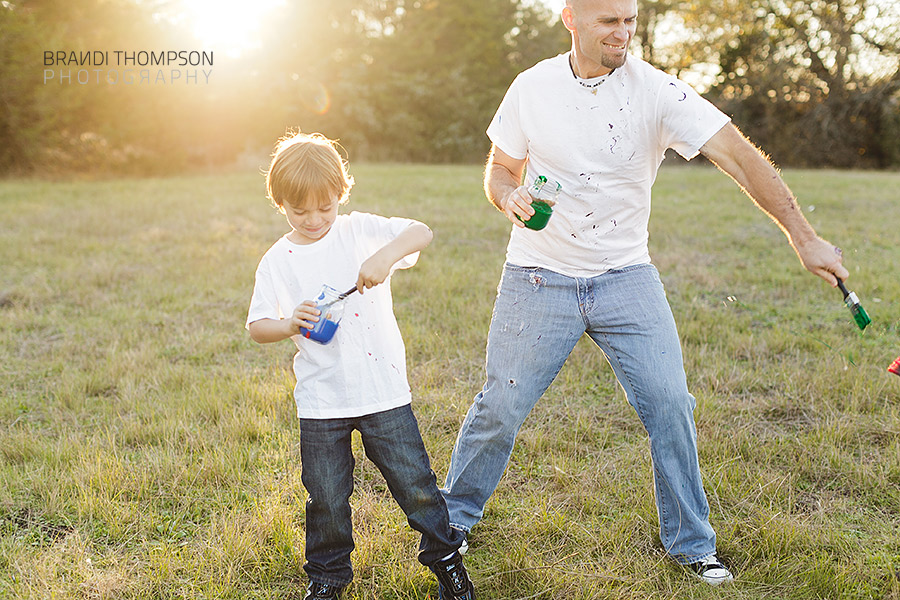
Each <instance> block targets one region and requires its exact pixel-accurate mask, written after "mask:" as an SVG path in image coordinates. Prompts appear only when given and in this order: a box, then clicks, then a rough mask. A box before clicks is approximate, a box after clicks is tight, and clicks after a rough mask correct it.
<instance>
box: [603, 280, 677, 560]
mask: <svg viewBox="0 0 900 600" xmlns="http://www.w3.org/2000/svg"><path fill="white" fill-rule="evenodd" d="M635 268H636V267H635ZM601 335H603V341H604V342H605V343H606V346H607V347H608V348H609V351H610V354H612V357H613V358H614V359H615V361H616V364H618V366H619V369H620V370H621V372H622V376H623V377H624V378H625V380H626V382H627V383H628V390H626V392H625V393H626V396H627V395H628V392H629V391H630V392H631V395H632V397H633V398H634V410H635V412H637V413H638V418H639V419H640V420H641V422H642V423H643V422H644V421H645V418H644V417H645V415H644V411H643V409H642V408H641V403H640V402H639V401H638V395H637V392H635V390H634V383H632V381H631V376H630V374H629V373H628V371H627V370H626V369H625V367H624V365H622V361H620V360H619V357H618V355H617V354H616V349H615V346H614V345H613V344H610V342H609V338H608V337H607V335H606V334H605V333H604V334H601ZM650 461H651V462H652V463H653V472H654V473H655V474H656V478H657V480H658V481H660V482H661V483H663V484H665V485H667V486H668V485H669V482H668V481H667V480H666V478H665V477H663V475H662V473H661V472H660V470H659V467H658V466H657V465H656V461H655V460H653V453H652V452H651V453H650ZM670 487H671V486H670ZM654 493H656V492H655V490H654ZM656 496H657V502H658V505H659V508H660V510H659V512H660V515H659V519H660V525H661V528H662V529H663V531H665V532H666V536H667V537H670V534H669V518H668V517H669V512H670V511H669V510H668V507H667V506H666V501H665V497H664V495H663V494H659V493H656ZM660 541H661V542H663V547H664V548H665V550H666V553H669V551H670V550H671V547H665V542H664V541H663V540H662V539H660ZM674 544H675V540H674V539H673V540H671V545H672V546H674Z"/></svg>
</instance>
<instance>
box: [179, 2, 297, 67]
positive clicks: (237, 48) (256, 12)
mask: <svg viewBox="0 0 900 600" xmlns="http://www.w3.org/2000/svg"><path fill="white" fill-rule="evenodd" d="M284 4H285V0H255V1H254V2H247V1H246V0H182V2H181V5H182V7H183V8H182V10H183V12H182V16H183V18H185V19H186V21H187V26H188V28H189V29H190V31H191V33H192V34H193V35H194V37H196V38H197V40H198V41H199V42H200V43H201V44H203V47H204V48H209V49H212V50H216V51H219V52H223V53H225V54H230V55H240V54H241V53H242V52H243V51H245V50H248V49H251V48H255V47H258V46H259V45H260V44H261V43H262V40H263V37H264V32H263V31H262V30H261V29H262V24H263V22H264V21H265V19H266V18H267V17H269V16H270V15H271V13H272V12H273V11H274V10H277V9H278V8H279V7H281V6H284Z"/></svg>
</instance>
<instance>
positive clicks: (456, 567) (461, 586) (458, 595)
mask: <svg viewBox="0 0 900 600" xmlns="http://www.w3.org/2000/svg"><path fill="white" fill-rule="evenodd" d="M431 570H432V572H433V573H434V575H435V577H437V580H438V598H440V600H475V587H474V586H473V585H472V582H471V581H469V574H468V573H466V568H465V567H464V566H463V562H462V556H460V555H459V552H454V553H453V556H451V557H450V558H447V559H445V560H439V561H437V562H436V563H434V564H433V565H431Z"/></svg>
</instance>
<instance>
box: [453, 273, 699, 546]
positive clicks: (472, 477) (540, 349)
mask: <svg viewBox="0 0 900 600" xmlns="http://www.w3.org/2000/svg"><path fill="white" fill-rule="evenodd" d="M584 333H587V334H588V335H589V336H590V337H591V339H593V340H594V342H595V343H596V344H597V345H598V346H599V347H600V349H601V350H602V351H603V352H604V354H605V355H606V358H607V359H608V360H609V364H610V365H611V366H612V368H613V371H614V372H615V375H616V378H617V379H618V381H619V384H620V385H621V386H622V388H623V389H624V390H625V394H626V396H627V398H628V402H629V403H630V404H631V406H632V407H633V408H634V409H635V411H636V412H637V414H638V417H639V418H640V420H641V423H643V425H644V428H645V429H646V430H647V432H648V433H649V435H650V456H651V459H652V461H653V481H654V486H655V491H656V505H657V511H658V514H659V521H660V539H661V541H662V544H663V545H664V547H665V549H666V550H667V551H668V552H669V553H670V554H671V555H672V556H673V557H674V558H675V559H676V560H677V561H678V562H681V563H692V562H696V561H698V560H701V559H703V558H706V557H708V556H710V555H712V554H713V553H715V551H716V537H715V532H714V531H713V530H712V527H711V526H710V524H709V504H708V503H707V500H706V495H705V493H704V491H703V483H702V481H701V477H700V466H699V464H698V459H697V436H696V429H695V426H694V415H693V411H694V406H695V404H696V403H695V400H694V397H693V396H691V394H690V393H689V392H688V390H687V382H686V379H685V373H684V364H683V360H682V354H681V344H680V342H679V339H678V333H677V331H676V328H675V320H674V318H673V317H672V311H671V309H670V308H669V304H668V301H667V300H666V296H665V291H664V289H663V285H662V283H661V282H660V279H659V273H658V272H657V270H656V268H655V267H654V266H653V265H649V264H642V265H635V266H631V267H627V268H624V269H621V270H614V271H607V272H606V273H604V274H602V275H598V276H596V277H591V278H574V277H567V276H564V275H561V274H559V273H555V272H553V271H549V270H547V269H542V268H528V267H518V266H515V265H510V264H507V265H506V266H505V267H504V270H503V276H502V279H501V281H500V286H499V288H498V293H497V299H496V302H495V305H494V313H493V317H492V319H491V328H490V332H489V333H488V343H487V359H486V375H487V380H486V382H485V384H484V388H483V389H482V390H481V392H479V393H478V395H477V396H475V400H474V402H473V404H472V406H471V407H470V408H469V412H468V414H467V415H466V418H465V420H464V421H463V424H462V427H461V428H460V431H459V436H458V437H457V440H456V445H455V447H454V449H453V455H452V459H451V463H450V469H449V472H448V474H447V481H446V487H445V489H444V490H443V492H444V497H445V498H446V500H447V507H448V509H449V511H450V522H451V524H452V525H453V527H455V528H458V529H461V530H463V531H470V530H471V528H472V526H473V525H475V524H476V523H477V522H478V521H479V520H480V519H481V517H482V515H483V514H484V505H485V503H486V502H487V500H488V498H489V497H490V496H491V494H492V493H493V492H494V489H495V488H496V487H497V485H498V483H499V482H500V478H501V476H502V475H503V472H504V470H505V469H506V465H507V463H508V462H509V459H510V456H511V454H512V450H513V444H514V442H515V439H516V435H517V433H518V431H519V428H520V427H521V426H522V423H523V422H524V420H525V418H526V417H527V416H528V413H529V412H531V409H532V408H533V407H534V405H535V404H536V403H537V401H538V399H539V398H540V397H541V395H542V394H543V393H544V391H545V390H546V389H547V388H548V387H549V386H550V384H551V383H552V382H553V379H554V378H555V377H556V375H557V373H559V370H560V369H561V368H562V365H563V363H564V362H565V361H566V358H568V356H569V354H570V353H571V352H572V349H573V348H574V347H575V343H576V342H577V341H578V340H579V338H580V337H581V336H582V334H584ZM603 493H604V490H603V489H598V490H597V494H598V495H602V494H603Z"/></svg>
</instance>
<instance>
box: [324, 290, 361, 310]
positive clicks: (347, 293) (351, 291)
mask: <svg viewBox="0 0 900 600" xmlns="http://www.w3.org/2000/svg"><path fill="white" fill-rule="evenodd" d="M355 291H356V286H353V287H352V288H350V289H349V290H347V291H346V292H344V293H343V294H340V295H338V297H337V298H335V299H334V300H329V301H328V302H326V303H325V304H320V305H319V310H322V309H323V308H328V307H329V306H331V305H332V304H334V303H335V302H340V301H341V300H343V299H344V298H346V297H347V296H349V295H350V294H352V293H353V292H355Z"/></svg>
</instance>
